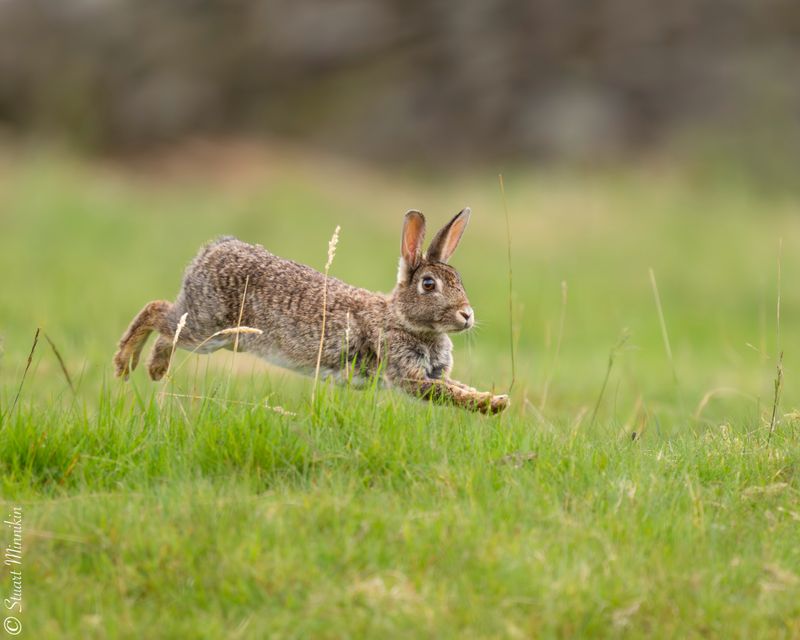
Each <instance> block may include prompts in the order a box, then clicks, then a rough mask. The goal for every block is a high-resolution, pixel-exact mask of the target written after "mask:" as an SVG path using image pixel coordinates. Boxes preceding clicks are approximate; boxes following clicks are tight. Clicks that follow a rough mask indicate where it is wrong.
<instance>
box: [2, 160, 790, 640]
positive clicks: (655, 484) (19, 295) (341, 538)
mask: <svg viewBox="0 0 800 640" xmlns="http://www.w3.org/2000/svg"><path fill="white" fill-rule="evenodd" d="M205 161H208V163H206V162H205ZM207 164H211V165H213V166H211V167H209V166H207ZM0 168H1V169H2V171H0V272H1V273H3V274H4V277H3V281H2V285H1V286H0V335H1V336H2V344H3V352H2V354H3V355H2V356H0V415H2V416H3V417H2V422H0V471H2V477H1V478H0V482H2V496H3V506H2V508H3V509H4V511H3V513H2V514H0V515H3V516H5V513H7V512H8V511H9V510H10V509H11V508H12V507H13V506H21V507H22V509H23V513H24V543H25V551H24V561H23V577H24V595H23V598H24V611H23V613H22V614H21V615H19V616H18V617H19V618H20V620H21V621H22V624H23V633H22V636H21V637H27V638H36V639H37V640H38V639H47V638H82V639H84V638H215V639H217V638H263V637H268V636H269V637H272V636H274V637H323V638H324V637H330V638H334V637H345V636H355V637H364V636H369V637H377V638H385V637H433V638H448V637H453V638H461V637H520V638H528V637H631V638H639V637H655V638H692V637H715V638H731V637H739V638H756V637H758V638H794V637H800V545H799V544H798V541H799V540H800V534H798V531H800V493H799V491H800V480H799V479H798V472H799V471H800V446H798V438H799V437H800V431H799V430H798V422H799V421H800V418H798V416H797V414H796V413H795V412H794V409H795V408H796V407H797V405H798V401H800V396H798V392H797V386H796V384H795V380H796V372H797V371H798V369H800V347H798V345H800V323H798V322H797V318H798V313H799V312H800V289H798V287H797V282H798V275H800V260H798V258H797V256H798V255H800V254H799V253H798V251H797V249H798V244H797V243H798V238H800V216H798V213H799V212H800V211H799V210H800V199H795V197H794V196H791V195H786V194H782V195H772V194H767V193H763V192H760V191H758V190H757V189H755V188H754V187H751V186H748V185H747V184H745V183H741V182H733V181H731V182H725V181H719V180H717V181H704V180H702V179H701V178H702V176H701V175H698V174H691V173H675V172H674V171H670V170H668V169H667V168H665V167H648V168H646V169H641V170H637V171H633V170H629V171H609V172H604V173H595V174H582V173H559V172H550V173H542V172H535V171H526V170H518V171H514V172H506V175H505V183H506V190H507V195H508V205H509V212H510V216H511V225H512V231H513V247H512V249H513V259H514V265H513V266H514V288H515V300H514V306H515V310H516V311H515V315H516V318H517V323H516V324H517V330H518V332H519V335H518V339H517V343H518V347H517V382H516V385H515V387H514V390H513V392H512V399H513V406H512V409H511V410H510V411H509V412H508V413H507V414H505V415H502V416H500V417H495V418H489V417H483V416H478V415H472V414H468V413H464V412H461V411H458V410H454V409H449V408H441V407H433V406H429V405H428V404H425V403H422V402H418V401H414V400H411V399H408V398H406V397H404V396H402V395H400V394H397V393H395V392H391V391H383V390H374V389H368V390H366V391H358V390H352V389H348V388H340V387H335V388H334V387H327V386H326V387H323V389H322V392H321V393H320V395H319V402H318V405H317V406H316V407H312V405H311V401H310V398H311V382H310V381H309V380H308V379H304V378H299V377H297V376H295V375H293V374H290V373H286V372H282V371H280V370H277V369H272V368H268V367H267V366H266V365H263V364H262V363H260V362H258V361H256V360H254V359H252V358H251V357H250V356H248V355H242V354H240V355H238V356H237V357H236V358H235V360H234V359H233V358H232V356H231V355H229V354H225V355H220V354H218V355H215V356H213V357H211V358H208V357H195V356H189V355H187V354H185V353H179V354H178V356H177V359H176V362H175V370H176V375H175V378H174V380H172V381H171V382H170V383H169V384H168V385H167V386H166V392H167V394H169V393H176V394H188V395H196V396H202V397H203V399H194V400H192V399H187V398H177V397H173V396H170V395H162V394H161V391H162V390H164V389H165V385H164V384H159V385H155V384H152V383H150V382H149V380H148V379H147V378H146V376H145V372H144V371H143V370H139V371H137V372H136V374H135V375H134V376H133V377H132V380H131V382H130V383H128V384H123V383H119V382H118V381H116V380H114V379H113V378H112V377H111V374H112V372H111V366H110V360H111V356H112V354H113V351H114V348H115V344H116V340H117V339H118V338H119V335H120V334H121V332H122V330H123V329H124V328H125V326H126V324H127V322H128V321H129V320H130V318H131V317H132V316H133V315H134V313H135V312H136V311H138V309H139V308H140V307H141V306H142V305H143V304H144V303H145V302H147V301H148V300H150V299H154V298H170V297H172V296H173V295H174V293H175V292H176V291H177V288H178V286H179V283H180V277H181V273H182V269H183V266H184V265H185V264H186V263H187V262H188V260H189V259H190V258H191V257H192V256H193V254H194V252H195V251H196V249H197V247H198V246H199V245H200V244H201V243H202V242H204V241H206V240H207V239H209V238H211V237H213V236H215V235H218V234H222V233H233V234H236V235H239V236H241V237H242V238H244V239H246V240H250V241H254V242H260V243H262V244H264V245H266V246H267V247H269V248H270V249H271V250H273V251H275V252H276V253H279V254H280V255H284V256H286V257H291V258H294V259H297V260H300V261H303V262H306V263H309V264H311V265H313V266H315V267H317V268H321V267H322V266H323V265H324V262H325V259H326V249H327V241H328V239H329V237H330V234H331V232H332V230H333V228H334V227H335V225H336V224H340V225H341V226H342V232H341V240H340V243H339V248H338V251H337V255H336V259H335V261H334V264H333V268H332V271H331V273H332V275H335V276H337V277H340V278H343V279H345V280H348V281H350V282H353V283H355V284H359V285H362V286H366V287H370V288H374V289H382V290H388V289H389V288H390V287H391V286H392V280H393V276H394V273H395V268H396V252H397V250H398V246H399V229H400V226H401V222H402V214H403V213H404V211H405V210H406V209H408V208H411V207H415V208H420V209H421V210H423V211H425V212H426V214H427V215H428V218H429V222H430V223H431V224H435V223H443V222H444V221H445V220H446V219H447V218H448V217H449V216H450V215H452V214H453V213H455V212H456V211H457V210H458V209H459V208H460V207H462V206H463V205H465V204H469V205H471V206H472V208H473V220H472V225H471V228H470V229H469V230H468V231H467V234H466V236H465V239H464V243H463V245H462V247H461V248H460V249H459V252H458V253H457V255H456V258H455V259H454V263H455V264H456V266H458V267H459V268H460V270H461V271H462V274H463V276H464V281H465V284H466V286H467V289H468V292H469V293H470V297H471V302H472V305H473V307H474V308H475V309H476V312H477V316H478V319H479V322H480V325H481V326H480V327H479V329H478V330H477V331H476V332H475V333H474V334H473V335H472V336H471V337H469V338H465V337H457V338H456V369H455V373H456V374H457V377H459V378H461V379H463V380H464V381H466V382H469V383H471V384H473V385H475V386H481V387H485V388H490V387H495V388H496V389H497V390H498V391H502V390H504V389H505V387H506V386H507V385H508V384H509V382H510V379H511V370H510V354H509V348H508V315H507V314H508V301H507V298H506V293H507V287H508V280H507V278H508V274H507V265H506V243H505V233H506V230H505V220H504V214H503V207H502V200H501V198H500V194H499V189H498V186H497V178H496V175H493V174H491V173H490V172H485V173H480V172H478V173H476V174H474V175H470V176H461V177H452V176H451V177H430V176H427V177H426V178H425V179H420V178H415V177H413V176H411V177H409V176H390V175H388V174H380V173H377V172H375V171H369V170H366V169H364V168H358V167H348V166H342V165H340V164H336V163H333V162H330V161H326V160H324V159H318V158H313V159H312V158H309V157H303V156H302V155H301V156H298V155H296V154H293V155H290V156H288V158H287V159H282V158H281V157H280V156H276V157H275V158H272V157H262V156H258V155H255V156H253V155H252V154H250V155H248V154H244V157H239V156H238V155H237V154H235V153H234V154H230V153H229V154H228V155H225V154H223V155H222V157H221V158H216V157H213V158H212V157H211V156H209V157H207V158H205V159H202V158H201V161H200V162H197V161H188V162H183V163H177V164H176V163H175V162H170V163H153V164H151V165H147V166H144V167H142V166H139V167H137V168H135V169H133V168H130V167H128V168H122V167H117V166H113V165H90V164H86V163H76V162H75V161H73V160H71V159H70V158H66V157H64V156H61V155H58V154H54V153H52V152H46V153H45V152H22V151H19V150H15V153H14V155H13V156H12V155H11V154H6V155H5V156H3V160H1V161H0ZM781 237H782V238H783V240H784V248H783V259H782V283H783V287H782V288H783V291H782V310H781V318H782V326H781V337H780V341H781V345H780V347H778V346H777V345H776V327H775V305H776V296H777V247H778V239H779V238H781ZM651 267H652V268H653V270H654V273H655V275H656V278H657V281H658V288H659V292H660V297H661V302H662V305H663V313H664V321H665V324H666V328H667V331H668V333H669V339H670V342H671V346H672V351H673V356H674V371H675V375H673V363H671V362H670V361H669V359H668V358H667V354H666V351H665V347H664V343H663V339H662V333H661V325H660V321H659V314H658V311H657V307H656V303H655V300H654V297H653V290H652V286H651V282H650V276H649V268H651ZM562 281H566V282H567V286H568V300H567V307H566V315H565V325H564V327H565V328H564V335H563V341H562V345H561V350H560V355H559V357H558V361H557V365H556V367H555V369H554V363H555V351H556V343H557V334H558V327H559V321H560V315H561V310H562V307H561V305H562V290H561V282H562ZM37 327H41V328H42V330H43V331H44V332H46V333H47V335H48V336H49V337H50V338H51V339H52V340H53V342H54V343H55V344H56V346H57V347H58V349H59V350H60V352H61V353H62V355H63V356H64V359H65V363H66V366H67V368H68V369H69V371H70V373H71V375H72V377H73V378H74V379H75V382H76V387H77V393H76V395H75V396H73V395H72V393H71V392H70V390H69V388H68V386H67V384H66V382H65V379H64V377H63V375H62V372H61V369H60V367H59V364H58V361H57V360H56V358H55V357H54V355H53V353H52V351H51V349H50V346H49V344H48V343H47V342H46V341H45V340H44V339H43V338H41V339H40V341H39V344H38V347H37V349H36V352H35V354H34V358H33V364H32V366H31V369H30V371H29V372H28V375H27V379H26V381H25V385H24V387H23V390H22V394H21V398H20V401H19V403H18V405H17V407H16V408H15V410H14V411H13V412H10V409H11V405H12V402H13V399H14V396H15V395H16V392H17V389H18V388H19V384H20V380H21V379H22V375H23V371H24V368H25V361H26V358H27V355H28V352H29V351H30V348H31V342H32V339H33V334H34V331H35V329H36V328H37ZM624 332H627V333H628V334H629V338H628V340H627V342H626V343H625V345H624V346H623V347H622V348H621V349H619V350H617V351H616V352H615V358H614V362H613V366H612V367H611V369H610V373H609V374H608V383H607V385H606V386H605V392H604V393H603V396H602V398H600V403H599V408H598V411H597V415H596V418H595V419H594V420H592V418H591V417H592V413H593V411H594V408H595V405H596V404H597V403H598V397H599V395H600V391H601V388H602V387H603V384H604V380H605V378H606V375H607V371H608V362H609V353H610V352H611V350H612V349H613V348H614V347H615V345H616V344H617V343H618V341H619V339H620V335H623V333H624ZM748 344H749V345H752V346H748ZM779 348H782V349H783V350H784V351H785V354H784V369H785V381H784V388H783V396H782V400H781V405H780V407H779V411H778V416H779V417H780V421H779V423H778V426H777V430H776V433H775V435H774V436H773V438H772V440H771V442H770V443H769V444H767V431H768V422H769V418H770V416H771V413H772V402H773V381H774V377H775V365H776V362H777V356H778V351H779ZM675 378H677V382H676V381H675ZM548 379H550V380H551V381H550V383H549V392H548V400H547V405H546V408H545V410H544V414H543V415H542V414H540V413H539V412H538V411H537V409H536V407H538V406H539V404H540V402H541V396H542V393H543V390H544V387H545V384H546V381H547V380H548ZM715 389H723V390H725V391H724V392H719V393H713V394H712V395H711V396H710V397H709V399H708V400H707V401H706V402H703V400H704V397H706V395H707V394H708V393H709V392H711V391H713V390H715ZM265 403H266V404H267V405H269V406H280V407H283V408H285V409H286V410H288V411H289V412H291V413H293V414H294V415H282V414H279V413H276V412H274V411H272V410H271V409H269V408H268V407H266V406H264V405H265ZM633 432H636V434H637V435H636V437H635V438H633V437H632V434H633ZM4 531H5V537H4V538H3V539H2V540H0V543H2V545H0V546H5V545H6V544H8V542H10V532H9V531H8V530H7V529H5V530H4ZM2 576H3V578H2V580H3V582H2V583H0V584H1V585H2V586H1V587H0V588H2V594H1V595H3V597H5V596H6V594H7V593H8V592H9V590H10V582H9V580H8V575H7V573H6V572H5V570H3V573H2ZM2 613H3V614H4V615H2V616H0V618H4V617H5V614H6V612H5V611H3V612H2Z"/></svg>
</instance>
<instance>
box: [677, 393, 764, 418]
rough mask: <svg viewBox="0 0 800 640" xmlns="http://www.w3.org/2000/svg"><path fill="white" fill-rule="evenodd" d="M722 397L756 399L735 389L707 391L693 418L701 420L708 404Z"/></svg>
mask: <svg viewBox="0 0 800 640" xmlns="http://www.w3.org/2000/svg"><path fill="white" fill-rule="evenodd" d="M721 395H732V396H741V397H743V398H749V399H755V398H753V396H751V395H750V394H748V393H745V392H744V391H741V390H739V389H736V388H735V387H718V388H716V389H711V390H710V391H707V392H706V393H705V395H704V396H703V397H702V399H701V400H700V402H699V403H698V404H697V408H696V409H695V410H694V414H693V415H692V417H693V418H694V419H695V420H699V419H700V415H701V414H702V413H703V410H704V409H705V408H706V407H707V406H708V403H709V402H711V400H712V399H713V398H715V397H716V396H721Z"/></svg>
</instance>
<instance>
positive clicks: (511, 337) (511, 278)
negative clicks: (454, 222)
mask: <svg viewBox="0 0 800 640" xmlns="http://www.w3.org/2000/svg"><path fill="white" fill-rule="evenodd" d="M497 179H498V180H499V182H500V194H501V195H502V197H503V210H504V211H505V215H506V246H507V249H508V339H509V342H510V348H511V384H509V385H508V392H509V393H511V389H513V387H514V382H516V380H517V363H516V355H515V353H514V351H515V349H514V274H513V271H512V269H511V219H510V218H509V215H508V200H507V199H506V185H505V182H504V181H503V174H502V173H501V174H499V175H498V176H497Z"/></svg>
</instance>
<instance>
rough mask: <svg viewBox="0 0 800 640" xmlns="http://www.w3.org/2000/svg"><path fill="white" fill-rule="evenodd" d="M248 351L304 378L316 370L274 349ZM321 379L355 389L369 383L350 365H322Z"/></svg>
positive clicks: (312, 365)
mask: <svg viewBox="0 0 800 640" xmlns="http://www.w3.org/2000/svg"><path fill="white" fill-rule="evenodd" d="M248 351H249V352H250V353H252V354H254V355H256V356H258V357H259V358H261V359H262V360H265V361H267V362H269V363H270V364H271V365H274V366H276V367H280V368H282V369H289V370H290V371H294V372H296V373H300V374H302V375H305V376H313V375H314V373H315V370H316V365H315V364H301V363H298V362H296V361H295V360H293V359H292V358H291V357H290V356H288V355H286V354H285V353H284V352H283V351H281V350H280V349H278V348H276V347H268V346H264V345H259V346H257V347H256V346H253V347H251V348H250V349H248ZM319 375H320V377H321V378H332V379H333V380H334V382H337V383H347V384H351V385H353V386H356V387H363V386H366V384H367V383H368V382H369V378H368V377H367V376H365V375H361V374H360V373H358V372H356V371H355V370H354V369H353V366H352V365H351V366H350V367H349V368H348V369H343V368H335V369H333V368H331V367H326V366H325V365H322V366H321V367H320V370H319Z"/></svg>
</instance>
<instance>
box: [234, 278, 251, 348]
mask: <svg viewBox="0 0 800 640" xmlns="http://www.w3.org/2000/svg"><path fill="white" fill-rule="evenodd" d="M249 284H250V276H249V275H248V276H247V277H246V278H245V280H244V293H243V294H242V304H241V305H240V306H239V318H238V319H237V320H236V329H237V331H236V337H235V338H234V340H233V357H234V358H235V357H236V353H237V352H238V351H239V331H238V329H239V328H240V327H241V326H242V314H244V301H245V298H247V286H248V285H249Z"/></svg>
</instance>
